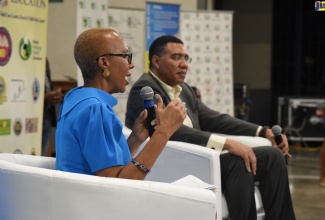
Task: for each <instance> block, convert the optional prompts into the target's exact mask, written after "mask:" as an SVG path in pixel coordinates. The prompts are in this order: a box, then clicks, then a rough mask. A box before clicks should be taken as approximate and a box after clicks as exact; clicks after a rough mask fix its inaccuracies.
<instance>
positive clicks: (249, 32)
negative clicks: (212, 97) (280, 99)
mask: <svg viewBox="0 0 325 220" xmlns="http://www.w3.org/2000/svg"><path fill="white" fill-rule="evenodd" d="M221 5H222V9H223V10H232V11H234V19H233V21H234V22H233V60H234V83H242V84H245V85H246V86H247V88H248V96H249V97H250V99H251V100H252V102H253V105H252V107H251V109H250V111H249V116H248V120H249V121H251V122H254V123H258V124H262V125H267V126H271V125H272V124H274V123H276V122H272V121H271V115H275V114H276V112H272V106H271V53H272V51H271V48H272V7H273V1H272V0H265V1H263V2H257V1H252V0H248V1H242V0H223V1H222V2H221Z"/></svg>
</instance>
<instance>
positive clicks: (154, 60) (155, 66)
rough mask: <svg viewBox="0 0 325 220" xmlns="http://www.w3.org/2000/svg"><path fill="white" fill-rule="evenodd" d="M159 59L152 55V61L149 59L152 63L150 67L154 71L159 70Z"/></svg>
mask: <svg viewBox="0 0 325 220" xmlns="http://www.w3.org/2000/svg"><path fill="white" fill-rule="evenodd" d="M158 61H159V57H158V56H157V55H153V56H152V59H151V63H152V66H153V67H154V68H155V69H159V62H158Z"/></svg>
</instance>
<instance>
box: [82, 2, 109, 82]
mask: <svg viewBox="0 0 325 220" xmlns="http://www.w3.org/2000/svg"><path fill="white" fill-rule="evenodd" d="M107 2H108V1H107V0H78V1H77V6H76V7H77V24H76V26H77V36H76V38H77V37H78V36H79V34H81V33H82V32H83V31H85V30H87V29H90V28H102V27H107V26H108V15H107V8H108V3H107ZM76 65H77V64H76ZM77 69H78V70H77V71H78V73H77V76H78V86H81V85H83V79H82V75H81V71H80V69H79V68H77Z"/></svg>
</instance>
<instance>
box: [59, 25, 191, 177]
mask: <svg viewBox="0 0 325 220" xmlns="http://www.w3.org/2000/svg"><path fill="white" fill-rule="evenodd" d="M74 57H75V60H76V62H77V64H78V66H79V68H80V69H81V72H82V76H83V80H84V85H83V86H82V87H77V88H75V89H72V90H70V92H69V93H68V94H66V96H65V98H64V102H63V104H62V107H61V113H60V117H59V122H58V125H57V131H56V153H57V159H56V168H57V169H58V170H63V171H68V172H76V173H83V174H90V175H98V176H104V177H118V178H128V179H144V178H145V176H146V174H147V173H148V172H149V171H150V169H151V167H152V166H153V165H154V163H155V161H156V159H157V158H158V156H159V155H160V153H161V152H162V150H163V148H164V146H165V144H166V143H167V141H168V140H169V138H170V136H171V135H172V134H173V133H174V131H176V130H177V129H178V128H179V127H180V126H181V124H182V123H183V121H184V119H185V117H186V109H185V106H184V105H183V103H182V102H180V101H178V100H173V101H172V102H171V103H170V104H169V105H168V106H166V108H165V109H163V108H162V106H163V102H162V99H161V98H160V97H158V99H157V105H156V106H155V108H156V119H155V123H156V124H157V125H156V129H155V132H154V134H153V136H152V137H151V138H150V140H149V141H148V143H147V144H146V146H145V147H144V148H143V150H142V151H141V152H140V153H139V154H138V155H137V156H136V158H133V157H134V155H135V153H136V151H137V150H138V148H139V147H140V145H141V144H142V142H143V141H145V140H146V139H147V138H148V130H147V128H146V120H145V119H146V117H147V111H146V110H144V111H143V112H141V114H140V116H139V117H138V118H137V120H136V123H135V124H134V126H133V129H132V132H131V134H130V136H129V138H128V140H126V139H125V137H124V135H123V133H122V128H123V125H122V123H121V122H120V121H119V120H118V118H117V116H116V114H115V113H114V111H113V107H114V105H116V104H117V100H116V98H115V97H113V96H112V94H113V93H119V92H125V89H126V86H127V85H128V81H127V79H126V78H127V77H130V76H131V73H130V72H129V70H130V69H133V68H134V64H133V63H132V53H130V52H129V51H128V47H127V45H126V43H125V41H124V40H123V38H122V37H121V36H120V35H119V34H118V33H117V32H116V31H114V30H113V29H109V28H105V29H104V28H100V29H99V28H96V29H90V30H86V31H84V32H83V33H81V34H80V36H79V37H78V38H77V40H76V43H75V46H74Z"/></svg>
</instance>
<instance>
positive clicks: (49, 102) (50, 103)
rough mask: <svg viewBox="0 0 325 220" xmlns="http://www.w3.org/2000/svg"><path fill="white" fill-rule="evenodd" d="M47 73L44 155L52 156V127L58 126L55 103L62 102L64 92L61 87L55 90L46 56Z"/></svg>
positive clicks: (43, 135) (43, 136) (43, 131)
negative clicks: (50, 153)
mask: <svg viewBox="0 0 325 220" xmlns="http://www.w3.org/2000/svg"><path fill="white" fill-rule="evenodd" d="M45 70H46V74H45V94H44V108H43V109H44V111H43V129H42V152H41V154H42V156H51V155H49V154H48V146H49V140H50V139H51V133H52V132H51V131H52V128H55V127H56V123H57V119H56V109H55V105H56V104H59V103H61V102H62V99H63V94H62V92H61V89H60V88H59V89H57V90H54V89H53V84H52V80H51V69H50V63H49V60H48V58H46V68H45Z"/></svg>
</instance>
